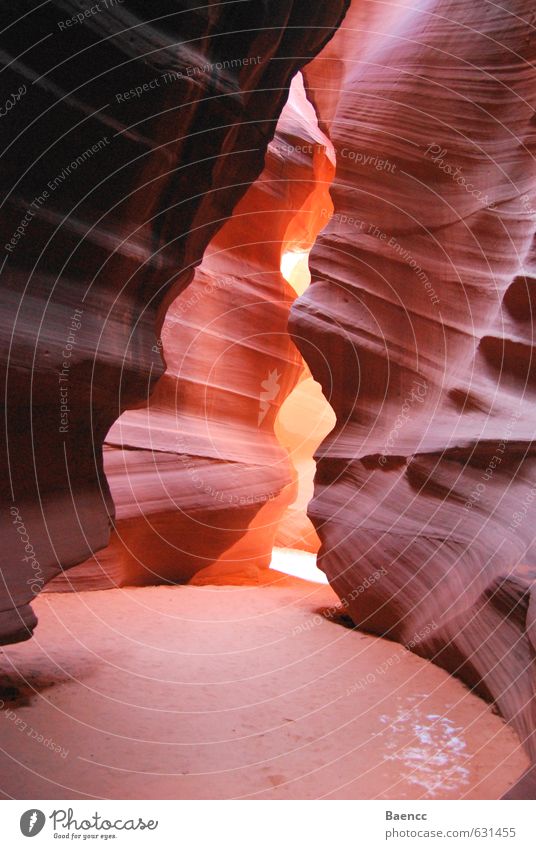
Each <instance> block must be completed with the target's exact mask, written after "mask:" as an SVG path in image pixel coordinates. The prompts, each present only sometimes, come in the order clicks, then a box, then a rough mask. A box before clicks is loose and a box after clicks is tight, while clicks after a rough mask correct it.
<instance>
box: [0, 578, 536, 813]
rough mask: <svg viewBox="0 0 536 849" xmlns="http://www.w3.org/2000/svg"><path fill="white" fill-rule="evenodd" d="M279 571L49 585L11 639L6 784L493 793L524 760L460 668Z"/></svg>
mask: <svg viewBox="0 0 536 849" xmlns="http://www.w3.org/2000/svg"><path fill="white" fill-rule="evenodd" d="M268 574H269V575H270V581H271V583H269V582H267V583H265V584H261V585H257V586H225V587H224V586H200V587H196V586H173V587H171V586H160V587H146V588H126V589H114V590H107V591H105V592H83V593H78V594H76V593H72V594H55V593H51V594H48V595H43V596H41V597H40V598H38V599H37V600H36V601H35V603H34V608H35V610H36V612H37V615H38V617H39V625H38V627H37V630H36V632H35V636H34V637H33V639H32V640H30V641H28V642H26V643H21V644H18V645H14V646H8V647H5V648H3V649H2V651H1V652H0V686H1V687H2V689H1V690H0V700H1V702H3V706H2V705H1V703H0V706H1V707H2V710H1V711H0V747H1V755H0V757H1V761H0V788H1V791H2V796H3V797H4V798H10V797H13V798H16V799H71V798H72V799H76V798H80V799H84V798H97V799H110V798H112V799H115V798H118V799H122V798H127V799H129V798H134V799H200V798H201V799H206V798H208V799H227V798H235V799H237V798H240V799H244V798H248V799H259V798H263V799H317V798H331V799H333V798H352V799H378V798H379V799H420V798H425V799H428V798H432V799H447V798H449V799H450V798H454V799H489V798H499V797H500V796H501V795H502V794H503V793H504V791H505V790H506V789H507V788H508V787H510V786H511V785H512V784H513V783H514V781H515V780H516V779H517V778H518V777H519V775H520V774H521V773H522V772H523V770H524V769H525V767H526V766H527V765H528V759H527V757H526V755H525V754H524V752H523V751H522V749H521V747H520V744H519V742H518V740H517V737H516V736H515V734H514V732H513V731H512V730H511V729H510V728H509V727H508V726H506V725H505V724H504V722H503V721H502V719H501V718H500V717H498V716H497V715H496V714H495V713H493V712H492V710H491V708H490V707H489V705H487V704H486V703H484V702H483V701H482V700H480V699H479V698H477V697H476V696H474V695H473V694H471V693H470V692H469V691H468V690H467V689H466V688H465V687H464V686H463V684H461V683H460V682H459V681H457V680H455V679H453V678H452V677H450V676H449V675H448V674H447V673H446V672H444V671H442V670H441V669H439V668H437V667H435V666H434V665H433V664H431V663H428V662H427V661H425V660H422V659H420V658H419V657H416V656H415V655H412V654H411V653H410V652H409V651H406V650H405V649H404V648H402V647H401V646H399V645H397V644H395V643H392V642H389V641H387V640H383V639H379V638H376V637H373V636H370V635H368V634H365V633H361V632H359V631H357V630H355V629H351V628H347V627H344V626H343V625H341V624H337V623H336V622H335V621H333V620H330V619H329V618H325V616H324V615H319V614H317V613H316V611H317V610H318V609H319V608H326V607H328V608H330V607H331V606H333V605H336V604H337V601H338V600H337V597H336V596H335V594H334V593H333V591H332V590H331V589H330V587H329V586H325V585H321V584H317V583H311V582H309V581H305V580H301V579H297V578H294V577H288V576H286V575H283V574H281V573H278V572H275V571H270V572H269V573H268Z"/></svg>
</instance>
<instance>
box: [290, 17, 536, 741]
mask: <svg viewBox="0 0 536 849" xmlns="http://www.w3.org/2000/svg"><path fill="white" fill-rule="evenodd" d="M412 5H413V6H415V4H412ZM514 6H515V10H514V9H512V10H510V9H509V10H505V9H504V8H498V7H497V6H494V5H493V4H488V3H487V2H484V0H476V2H472V3H470V4H467V3H465V2H463V1H462V0H432V2H421V3H419V4H417V7H416V8H413V9H411V8H408V9H404V8H401V7H400V8H399V9H398V12H397V15H398V17H397V18H396V20H395V21H393V20H391V21H385V20H384V21H383V24H382V25H383V28H384V30H385V34H384V35H381V34H378V27H377V22H378V18H379V15H380V13H381V9H383V4H377V5H376V8H374V4H367V7H368V9H367V15H368V17H367V18H365V19H363V9H362V7H361V6H360V4H359V3H357V4H355V3H354V4H352V9H351V12H350V13H349V15H348V16H347V18H346V20H345V22H344V23H343V26H342V28H341V29H340V30H339V31H338V33H337V34H336V36H335V38H334V39H333V41H332V42H331V43H330V44H329V45H328V46H327V48H326V49H325V51H324V53H322V54H321V55H320V56H319V58H318V59H317V60H315V62H313V63H312V64H311V66H310V67H309V68H308V69H306V71H305V77H306V80H307V85H308V87H309V91H310V93H311V99H312V100H313V101H314V102H315V104H316V108H317V110H318V113H319V120H320V123H321V126H324V127H325V128H326V129H327V130H328V131H329V133H330V137H331V140H332V142H333V144H334V146H335V150H336V154H337V172H336V177H335V181H334V184H333V189H332V198H333V203H334V207H335V211H334V213H333V215H332V217H331V220H330V221H329V224H328V225H327V227H326V228H325V230H324V231H323V233H322V234H321V236H320V238H319V240H318V241H317V244H316V245H315V247H314V249H313V251H312V254H311V272H312V285H311V286H310V288H309V289H308V290H307V291H306V292H305V293H304V295H302V297H301V298H300V299H299V300H298V301H297V302H296V304H295V305H294V307H293V310H292V319H291V326H292V331H293V334H294V338H295V340H296V344H297V345H298V347H299V348H300V350H301V351H302V354H303V356H304V358H305V360H306V361H307V362H308V364H309V366H310V368H311V371H312V374H313V376H314V377H315V378H316V379H317V380H319V381H320V383H321V384H322V387H323V391H324V394H325V395H326V397H327V398H328V399H329V401H330V403H331V405H332V406H333V408H334V410H335V412H336V415H337V426H336V428H335V429H334V430H333V432H332V433H331V434H330V435H329V436H328V437H327V438H326V439H325V440H324V442H323V444H322V446H321V447H320V449H319V450H318V453H317V459H318V468H317V474H316V485H315V497H314V500H313V501H312V503H311V505H310V516H311V518H312V519H313V522H314V524H315V526H316V529H317V532H318V534H319V536H320V539H321V542H322V547H321V551H320V562H319V565H320V566H321V568H323V569H324V571H325V572H326V574H327V575H328V577H329V580H330V582H331V584H332V586H333V587H334V588H335V590H336V591H337V593H338V594H339V596H340V597H341V599H342V600H343V603H344V604H345V606H347V607H348V608H349V611H350V613H351V615H352V618H353V619H354V621H355V622H356V623H358V624H359V625H360V626H361V627H363V628H366V629H369V630H371V631H374V632H376V633H379V634H383V635H387V636H389V637H391V638H393V639H396V640H399V641H400V642H403V643H405V644H406V645H409V646H411V647H412V648H414V650H416V651H418V652H419V653H421V654H423V655H425V656H427V657H429V658H432V659H433V660H434V661H436V662H438V663H440V664H441V665H444V666H446V667H447V668H448V669H449V670H451V671H452V672H455V673H456V674H459V675H460V676H462V677H463V678H464V680H465V681H467V682H468V683H469V684H471V685H476V686H477V687H478V688H479V689H480V691H481V692H484V693H486V694H487V695H491V697H492V698H493V699H494V700H495V701H496V702H497V704H498V705H499V707H500V709H501V711H502V712H503V714H504V715H505V716H506V717H507V718H509V719H510V720H511V721H512V722H513V723H514V725H515V727H516V728H517V730H518V731H519V733H520V735H521V737H522V739H523V740H524V741H525V743H526V745H527V747H528V748H529V750H530V751H531V752H532V753H533V754H534V753H535V751H536V743H535V740H534V723H535V719H536V709H535V701H534V687H535V677H534V647H535V645H534V601H533V600H532V601H531V593H532V594H533V593H534V590H533V586H534V584H533V583H532V581H533V578H534V576H535V574H536V573H535V570H534V568H533V567H536V562H535V560H534V530H533V528H534V513H533V512H532V510H533V506H534V503H536V499H535V497H534V496H535V490H534V469H535V464H536V461H535V459H534V448H533V444H534V429H535V424H534V421H535V418H534V413H535V397H534V366H533V365H532V355H533V335H532V334H533V316H532V304H533V301H534V296H533V289H534V280H533V277H532V275H533V273H534V266H533V259H532V258H531V254H530V249H531V244H532V242H533V238H534V232H535V215H536V213H535V211H534V206H536V202H535V188H536V175H535V166H534V159H533V154H534V146H535V141H536V136H535V131H536V124H535V121H534V108H535V106H536V102H535V101H536V78H535V77H536V70H535V66H534V59H535V51H536V39H535V38H534V36H533V30H532V28H531V27H530V16H531V13H532V4H531V3H530V2H528V0H527V2H523V0H520V2H516V3H515V4H514ZM354 34H355V39H354V41H355V46H354V48H353V49H351V50H349V45H351V43H352V38H353V37H354ZM334 57H338V58H336V59H335V61H334ZM341 57H342V58H341ZM531 629H532V630H531Z"/></svg>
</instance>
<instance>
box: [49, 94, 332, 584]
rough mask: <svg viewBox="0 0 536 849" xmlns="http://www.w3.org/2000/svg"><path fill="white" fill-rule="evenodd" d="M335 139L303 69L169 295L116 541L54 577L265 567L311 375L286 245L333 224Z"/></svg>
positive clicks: (120, 466)
mask: <svg viewBox="0 0 536 849" xmlns="http://www.w3.org/2000/svg"><path fill="white" fill-rule="evenodd" d="M329 148H330V145H329V143H328V141H327V139H326V138H325V136H324V135H323V133H322V132H321V131H320V130H319V129H318V126H317V123H316V118H315V114H314V111H313V109H312V108H311V105H310V104H309V103H308V101H307V100H306V97H305V92H304V90H303V84H302V82H301V77H297V78H295V80H294V82H293V85H292V86H291V90H290V97H289V101H288V102H287V104H286V106H285V108H284V109H283V112H282V114H281V116H280V118H279V121H278V123H277V130H276V134H275V137H274V139H273V141H272V142H271V143H270V145H269V147H268V151H267V155H266V164H265V168H264V170H263V172H262V174H261V175H260V176H259V178H258V179H257V180H256V181H255V183H253V184H252V186H251V187H250V188H249V189H248V191H247V192H246V194H245V195H244V197H243V198H242V200H241V201H240V202H239V203H238V204H237V206H236V207H235V209H234V211H233V215H232V217H231V218H230V220H229V221H227V222H226V223H225V224H224V225H223V226H222V228H221V230H220V231H219V232H218V234H217V235H216V236H215V237H214V239H213V240H212V241H211V243H210V245H209V246H208V248H207V250H206V252H205V256H204V259H203V262H202V263H201V265H200V266H199V267H198V268H197V269H196V272H195V275H194V279H193V281H192V283H191V284H190V285H189V286H188V289H187V290H186V291H185V292H184V293H183V294H182V295H180V296H179V297H178V298H177V299H176V300H175V301H174V302H173V304H172V305H171V306H170V307H169V310H168V312H167V315H166V318H165V321H164V325H163V329H162V334H161V340H160V342H159V344H161V345H162V350H163V355H164V359H165V361H166V364H167V368H166V373H165V375H164V376H163V377H162V378H161V379H160V381H159V382H158V385H157V387H156V389H155V391H154V393H153V394H152V396H151V399H150V401H149V403H148V407H147V409H140V410H134V411H128V412H125V413H123V415H122V416H121V417H120V418H119V419H118V421H117V422H116V423H115V424H114V425H113V427H112V428H111V430H110V432H109V433H108V435H107V438H106V449H107V450H106V451H105V453H104V468H105V471H106V475H107V478H108V482H109V484H110V488H111V492H112V496H113V500H114V504H115V506H116V523H115V532H114V533H113V535H112V539H111V542H110V545H109V546H108V547H107V548H106V549H104V550H103V551H101V552H98V553H96V554H95V555H94V556H93V557H92V558H91V559H90V560H89V561H88V562H86V563H84V564H81V565H80V566H77V567H76V568H74V569H72V570H70V571H69V573H67V574H66V575H65V576H60V577H58V578H57V579H56V580H54V581H53V582H52V583H51V584H50V589H53V590H55V591H56V590H58V589H61V588H69V587H75V588H77V589H87V588H103V587H106V586H110V585H114V584H124V583H129V584H150V583H160V582H162V581H172V582H175V581H179V582H187V581H189V582H194V583H198V584H199V583H203V582H209V581H210V583H217V582H225V583H230V582H243V581H245V582H248V583H251V582H255V581H257V580H261V579H262V576H261V575H260V574H259V569H262V568H263V567H265V568H267V567H268V565H269V563H270V559H271V556H272V548H273V544H274V536H275V534H276V531H277V530H278V528H279V525H280V521H281V519H282V515H283V512H284V510H285V508H286V507H287V505H288V504H289V503H290V502H292V501H293V499H294V496H295V490H296V474H295V472H294V468H293V466H292V461H290V462H289V456H288V453H287V451H286V450H284V448H283V447H282V446H281V444H280V441H278V440H277V439H276V437H275V435H274V423H275V420H276V414H277V411H278V409H279V407H280V406H281V404H282V403H283V401H284V400H285V399H286V398H287V396H288V395H289V393H290V392H291V391H292V389H293V387H294V386H295V384H296V383H297V381H298V380H301V379H302V377H303V376H304V365H303V361H302V359H301V357H300V355H299V352H298V350H297V349H296V347H295V345H294V344H293V343H292V341H291V339H290V337H289V335H288V332H287V321H288V316H289V310H290V306H291V303H292V301H293V300H294V299H295V297H296V294H295V292H294V291H293V290H292V289H291V287H290V286H289V285H288V283H287V282H286V281H285V279H284V278H283V276H282V274H281V270H280V266H281V257H282V254H283V253H284V252H285V251H287V250H289V249H292V248H295V249H303V250H305V249H308V248H310V247H311V246H312V244H313V242H314V239H315V237H316V235H317V232H318V230H319V229H320V227H321V225H322V220H321V218H320V217H319V210H321V209H324V208H325V206H326V204H329V203H330V198H329V193H328V189H329V186H330V184H331V180H332V178H333V173H334V167H333V162H332V154H331V151H330V149H329ZM304 506H305V505H302V509H304Z"/></svg>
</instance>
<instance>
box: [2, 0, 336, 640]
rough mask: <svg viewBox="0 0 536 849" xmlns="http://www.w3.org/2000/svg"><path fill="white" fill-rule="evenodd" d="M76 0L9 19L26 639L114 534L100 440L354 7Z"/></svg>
mask: <svg viewBox="0 0 536 849" xmlns="http://www.w3.org/2000/svg"><path fill="white" fill-rule="evenodd" d="M82 5H84V7H85V4H81V3H79V2H68V1H67V0H54V2H51V3H47V4H40V5H39V6H38V7H36V8H35V9H33V10H28V6H27V4H26V3H24V2H21V0H20V1H19V0H15V2H13V3H10V4H9V5H8V6H5V5H4V6H3V8H2V10H1V11H0V31H1V36H0V58H1V60H2V62H3V65H4V66H5V68H4V70H3V78H4V81H5V84H6V88H7V89H8V90H12V91H13V92H14V97H15V100H14V101H13V102H14V104H15V107H14V108H11V110H10V111H8V112H6V115H5V116H3V117H2V126H3V129H4V130H5V132H6V136H5V137H6V138H7V139H8V143H6V146H5V148H4V150H3V154H2V162H3V170H2V181H3V191H2V196H3V198H4V201H3V208H4V214H3V217H2V224H1V230H2V240H1V241H2V244H3V245H4V249H3V253H4V257H3V265H2V274H3V278H4V288H3V299H4V305H3V322H2V343H1V344H2V352H1V359H2V362H3V363H4V364H6V365H5V368H4V369H3V377H4V381H3V395H2V397H3V398H4V399H5V411H4V413H5V414H4V422H5V426H4V433H3V446H2V456H3V464H4V469H5V470H6V471H5V474H4V475H3V476H2V496H3V503H4V505H5V506H4V509H3V511H2V522H3V527H2V538H3V540H4V549H3V559H2V577H3V582H2V588H1V590H0V640H1V641H4V642H10V641H15V640H19V639H25V638H27V637H28V636H29V635H30V633H31V630H32V628H33V627H34V625H35V616H34V615H33V613H32V611H31V608H30V606H29V602H30V601H31V599H32V597H33V596H34V595H35V593H36V592H38V591H39V590H40V589H41V588H42V587H43V586H44V585H45V583H47V582H48V581H49V580H50V578H52V577H53V576H54V575H56V574H57V573H58V572H59V571H60V570H61V569H66V568H68V567H70V566H72V565H73V564H75V563H79V562H81V561H82V560H84V559H85V558H87V557H88V556H89V555H90V553H91V552H93V551H96V550H98V549H99V548H101V547H103V546H104V545H106V543H107V541H108V537H109V528H110V517H111V516H112V514H113V506H112V502H111V498H110V493H109V489H108V485H107V483H106V478H105V475H104V473H103V463H102V450H101V446H102V443H103V441H104V438H105V436H106V434H107V432H108V430H109V429H110V426H111V425H112V424H113V422H114V421H115V420H116V419H117V418H118V417H119V415H120V414H121V413H122V412H123V411H124V410H125V409H127V408H132V407H136V406H139V405H142V404H143V403H144V402H145V401H146V399H147V397H148V395H149V393H150V391H151V388H152V387H153V386H154V383H155V381H156V379H157V378H158V377H159V376H160V375H161V374H162V373H163V370H164V367H163V362H162V358H161V356H160V351H159V346H158V343H157V336H158V334H159V329H160V327H161V324H162V321H163V317H164V314H165V311H166V309H167V306H168V305H169V303H170V302H171V301H172V300H173V299H174V298H175V297H176V296H177V294H178V293H179V292H180V291H181V290H182V289H183V288H184V287H185V286H186V285H187V284H188V283H189V282H190V281H191V279H192V276H193V269H194V267H195V265H196V264H198V263H199V262H200V260H201V257H202V255H203V251H204V249H205V247H206V245H207V244H208V243H209V241H210V239H211V238H212V236H213V235H214V234H215V233H216V232H217V231H218V229H219V228H220V227H221V225H222V223H223V222H224V221H225V220H226V218H227V217H228V216H229V215H230V213H231V211H232V210H233V208H234V206H235V205H236V203H237V202H238V201H239V200H240V198H241V197H242V195H243V194H244V192H245V191H246V190H247V188H248V186H249V185H250V183H251V182H252V181H253V180H255V179H256V177H257V176H258V175H259V173H260V171H261V170H262V167H263V160H264V154H265V151H266V147H267V144H268V142H269V140H270V138H271V137H272V136H273V133H274V128H275V121H276V119H277V117H278V115H279V113H280V111H281V109H282V107H283V105H284V102H285V100H286V97H287V91H288V85H289V83H290V80H291V78H292V76H293V75H294V74H295V72H296V70H297V69H299V68H300V67H301V66H302V65H303V64H304V63H305V62H306V61H307V60H308V59H309V58H310V57H311V56H312V55H314V54H315V53H316V52H317V51H318V50H319V49H320V48H321V47H322V46H323V44H324V43H325V42H326V41H327V39H328V38H329V37H330V36H331V34H332V32H333V29H334V27H336V26H337V24H338V23H339V21H340V18H341V15H342V14H343V13H344V9H345V6H346V5H347V4H346V3H345V2H343V0H340V2H336V3H332V4H329V6H324V5H323V4H318V5H316V6H315V7H311V4H310V3H308V2H305V0H285V2H280V0H277V2H276V0H273V1H272V0H267V2H265V3H263V4H261V5H260V6H259V4H257V3H241V4H228V3H222V4H212V5H211V6H208V7H207V6H206V4H199V6H197V5H196V4H191V3H182V2H178V0H177V2H172V3H169V2H164V0H162V2H158V3H151V4H150V12H148V11H147V8H148V7H147V4H146V3H141V2H136V0H125V2H124V3H122V4H120V5H117V6H111V7H110V8H108V7H106V8H104V7H103V8H102V9H101V11H99V12H98V14H97V13H95V14H91V15H89V16H86V17H84V18H83V20H81V21H80V20H79V19H78V18H77V17H76V15H79V14H80V9H81V7H82ZM149 15H150V16H151V17H150V19H149V18H148V16H149ZM155 349H156V350H155ZM10 511H14V512H10Z"/></svg>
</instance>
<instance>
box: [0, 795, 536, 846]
mask: <svg viewBox="0 0 536 849" xmlns="http://www.w3.org/2000/svg"><path fill="white" fill-rule="evenodd" d="M534 812H535V805H534V802H507V801H500V802H498V801H482V802H457V801H438V802H430V801H426V802H415V801H407V802H404V801H399V802H378V801H364V802H361V801H333V802H330V801H323V802H318V801H281V802H276V801H236V802H233V801H231V802H229V801H210V802H205V801H85V800H84V801H75V802H62V801H52V802H47V801H38V802H36V803H35V805H34V804H33V803H31V802H29V801H22V802H19V801H5V802H3V803H2V807H1V828H2V846H6V847H9V849H13V847H22V846H24V847H29V846H32V845H33V846H34V847H35V849H38V847H49V846H56V847H58V846H62V845H66V844H67V842H68V841H69V842H70V843H78V844H79V845H82V844H83V845H86V846H87V845H99V846H102V845H103V842H104V844H105V845H112V846H116V847H118V849H119V847H125V849H126V847H127V846H131V845H133V846H155V847H156V846H159V847H160V846H165V847H167V846H173V847H182V846H185V847H188V848H189V847H192V849H194V847H195V849H213V847H219V846H222V847H227V846H232V847H233V849H252V847H254V849H288V847H292V846H296V847H298V846H305V847H307V849H326V847H328V846H333V845H335V844H338V845H343V846H345V847H351V849H353V847H356V849H360V848H361V847H366V849H375V847H380V846H382V847H386V846H387V847H388V846H393V847H395V846H399V847H403V846H407V847H408V849H409V847H411V849H416V847H419V846H421V847H422V849H427V847H431V846H434V847H435V846H438V847H439V846H443V847H445V849H446V847H459V849H471V847H473V846H474V847H475V849H476V847H479V846H482V847H484V846H494V847H499V846H501V847H505V849H510V847H511V849H514V847H515V849H534V846H535V837H534ZM34 838H35V844H31V843H29V841H30V840H32V839H34Z"/></svg>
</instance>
